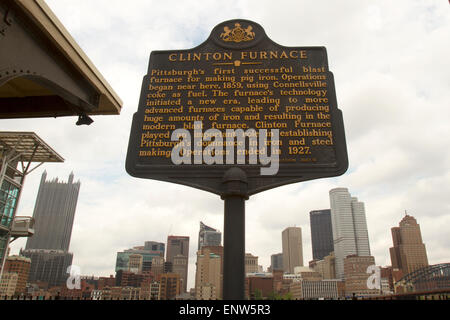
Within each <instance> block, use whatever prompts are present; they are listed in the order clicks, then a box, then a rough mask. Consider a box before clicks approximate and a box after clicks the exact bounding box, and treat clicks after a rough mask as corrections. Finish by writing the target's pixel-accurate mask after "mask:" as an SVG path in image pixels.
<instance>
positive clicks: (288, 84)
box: [126, 20, 348, 195]
mask: <svg viewBox="0 0 450 320" xmlns="http://www.w3.org/2000/svg"><path fill="white" fill-rule="evenodd" d="M233 132H235V133H244V139H243V140H239V139H238V138H237V135H236V134H235V135H233V134H232V133H233ZM263 134H264V138H263ZM211 146H214V147H211ZM208 155H209V156H208ZM233 167H239V168H240V169H242V170H243V171H244V172H245V174H246V177H247V179H248V195H252V194H255V193H258V192H261V191H264V190H267V189H270V188H274V187H277V186H281V185H284V184H289V183H293V182H300V181H305V180H311V179H317V178H323V177H332V176H338V175H341V174H343V173H344V172H345V171H346V170H347V167H348V160H347V150H346V143H345V134H344V127H343V120H342V113H341V111H340V110H339V109H338V108H337V102H336V94H335V88H334V80H333V74H332V73H331V72H330V71H329V69H328V60H327V52H326V49H325V48H324V47H284V46H281V45H278V44H276V43H275V42H273V41H272V40H270V39H269V38H268V37H267V35H266V34H265V32H264V30H263V28H262V27H261V26H260V25H259V24H257V23H255V22H252V21H248V20H231V21H226V22H223V23H221V24H219V25H218V26H216V27H215V28H214V29H213V31H212V33H211V35H210V37H209V38H208V39H207V40H206V41H205V42H204V43H203V44H201V45H199V46H198V47H196V48H194V49H190V50H176V51H153V52H152V53H151V56H150V62H149V67H148V72H147V75H146V76H144V79H143V83H142V89H141V96H140V100H139V106H138V111H137V112H136V113H135V114H134V116H133V123H132V128H131V135H130V141H129V146H128V154H127V161H126V169H127V171H128V173H129V174H130V175H132V176H135V177H140V178H149V179H156V180H163V181H169V182H174V183H179V184H185V185H188V186H192V187H195V188H199V189H203V190H206V191H210V192H213V193H216V194H222V192H223V189H222V188H223V186H222V179H223V177H224V174H225V172H226V171H227V170H228V169H230V168H233ZM262 168H266V169H267V171H266V173H264V172H263V171H262V170H261V169H262ZM269 169H272V170H269Z"/></svg>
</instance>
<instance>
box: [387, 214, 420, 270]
mask: <svg viewBox="0 0 450 320" xmlns="http://www.w3.org/2000/svg"><path fill="white" fill-rule="evenodd" d="M391 232H392V241H393V243H394V246H393V247H392V248H390V249H389V251H390V255H391V261H392V267H393V268H397V269H400V270H401V271H402V273H403V275H406V274H408V273H411V272H413V271H415V270H417V269H420V268H423V267H426V266H428V258H427V250H426V248H425V244H424V243H423V242H422V234H421V232H420V225H419V224H418V223H417V221H416V219H415V218H414V217H412V216H409V215H405V217H403V219H402V220H401V221H400V223H399V226H398V227H394V228H392V229H391Z"/></svg>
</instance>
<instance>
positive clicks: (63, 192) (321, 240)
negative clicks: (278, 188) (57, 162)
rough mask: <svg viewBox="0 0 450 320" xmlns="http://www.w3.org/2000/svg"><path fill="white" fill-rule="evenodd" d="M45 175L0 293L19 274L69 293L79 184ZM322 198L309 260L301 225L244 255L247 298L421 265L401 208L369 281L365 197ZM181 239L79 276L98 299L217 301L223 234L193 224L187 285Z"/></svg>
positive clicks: (359, 285)
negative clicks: (385, 256) (29, 227)
mask: <svg viewBox="0 0 450 320" xmlns="http://www.w3.org/2000/svg"><path fill="white" fill-rule="evenodd" d="M46 177H47V173H46V172H44V173H43V175H42V177H41V183H40V187H39V191H38V196H37V200H36V206H35V210H34V218H35V219H36V226H35V231H36V233H35V235H34V236H33V237H32V238H29V239H28V242H27V244H26V248H25V250H21V253H20V254H21V256H12V257H9V258H8V259H7V261H6V264H5V272H4V276H3V277H2V279H0V295H2V294H6V295H13V294H16V295H17V294H24V293H26V288H25V284H26V283H27V282H29V283H37V284H39V283H47V286H48V287H56V286H61V288H62V289H61V290H63V292H66V293H67V294H75V293H74V292H75V291H72V293H70V292H68V291H64V290H65V289H64V288H63V287H64V285H65V281H66V279H67V277H68V273H67V267H68V266H70V265H71V263H72V258H73V256H72V253H70V252H69V245H70V238H71V233H72V227H73V221H74V215H75V209H76V203H77V199H78V193H79V189H80V182H79V181H78V182H76V183H75V182H74V181H73V178H74V176H73V173H71V174H70V175H69V180H68V182H67V183H64V182H60V181H58V179H57V178H55V179H53V180H52V181H46ZM329 197H330V209H322V210H312V211H311V212H310V228H311V244H312V256H313V260H312V261H310V262H309V266H308V267H306V266H304V261H303V239H302V229H301V228H300V227H287V228H285V229H284V230H283V231H282V232H281V244H282V252H281V253H276V254H273V255H271V257H270V259H271V265H270V267H269V268H268V272H264V271H263V268H262V266H260V265H259V264H258V257H257V256H254V255H253V254H251V253H246V255H245V273H246V297H247V298H257V296H258V295H262V296H264V297H269V298H276V297H287V296H289V297H291V298H294V299H311V298H318V297H326V298H329V299H332V298H339V297H345V296H347V297H348V296H349V295H357V296H372V295H379V294H380V293H384V294H386V293H392V292H394V291H396V290H397V288H395V286H394V283H395V282H396V281H398V280H399V279H400V278H401V277H402V276H404V275H406V274H409V273H411V272H414V271H416V270H418V269H420V268H423V267H426V266H428V259H427V253H426V248H425V245H424V244H423V242H422V237H421V231H420V226H419V224H418V223H417V221H416V219H415V218H414V217H412V216H409V215H405V217H404V218H403V219H402V220H401V221H400V223H399V226H398V227H393V228H392V229H391V233H392V239H393V247H391V248H390V249H389V253H390V257H391V261H392V266H390V267H385V268H381V277H382V281H380V288H378V289H373V288H368V287H367V279H368V277H369V276H370V274H368V273H367V269H368V267H369V266H374V265H375V258H374V257H373V256H371V252H370V244H369V237H368V228H367V221H366V214H365V208H364V203H363V202H361V201H358V199H357V198H356V197H354V196H352V195H351V194H350V192H349V191H348V189H347V188H334V189H332V190H330V191H329ZM189 241H190V239H189V237H188V236H175V235H169V236H168V237H167V243H166V244H165V243H163V242H156V241H146V242H145V243H144V245H143V246H135V247H133V248H131V249H126V250H124V251H122V252H117V259H116V266H115V272H116V275H115V276H110V277H109V278H108V277H100V278H99V279H97V280H96V281H94V282H92V281H93V280H92V281H91V280H89V279H85V282H83V283H84V287H83V290H84V291H86V290H88V291H89V290H91V291H93V292H94V291H95V292H94V293H92V294H93V295H94V296H95V297H96V298H98V299H108V298H114V297H124V296H126V297H129V298H140V299H175V298H177V297H185V298H189V297H191V298H195V299H199V300H201V299H205V300H210V299H221V298H222V290H223V246H222V244H221V241H222V234H221V232H220V231H219V230H218V229H215V228H213V227H210V226H207V225H206V224H204V223H203V222H200V228H199V236H198V244H197V248H198V250H197V254H196V256H197V261H196V271H195V287H194V288H192V289H191V291H190V292H189V293H188V292H187V282H188V266H189ZM38 287H39V290H40V291H36V292H40V293H42V287H40V285H38ZM120 288H121V289H120ZM127 288H128V289H127ZM83 290H82V291H83ZM399 290H402V289H399ZM84 291H83V292H84ZM77 292H78V291H77ZM77 294H81V293H77ZM83 294H85V293H83Z"/></svg>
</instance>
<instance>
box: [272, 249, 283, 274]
mask: <svg viewBox="0 0 450 320" xmlns="http://www.w3.org/2000/svg"><path fill="white" fill-rule="evenodd" d="M270 262H271V264H270V269H271V271H272V272H273V271H274V270H283V254H282V253H277V254H273V255H271V256H270Z"/></svg>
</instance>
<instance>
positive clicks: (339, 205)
mask: <svg viewBox="0 0 450 320" xmlns="http://www.w3.org/2000/svg"><path fill="white" fill-rule="evenodd" d="M330 205H331V224H332V229H333V244H334V255H335V257H336V277H337V278H338V279H343V278H344V259H345V257H347V256H348V255H357V256H370V246H369V235H368V231H367V222H366V212H365V209H364V203H363V202H359V201H358V199H357V198H355V197H352V196H351V194H350V193H349V192H348V189H347V188H335V189H332V190H330Z"/></svg>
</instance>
